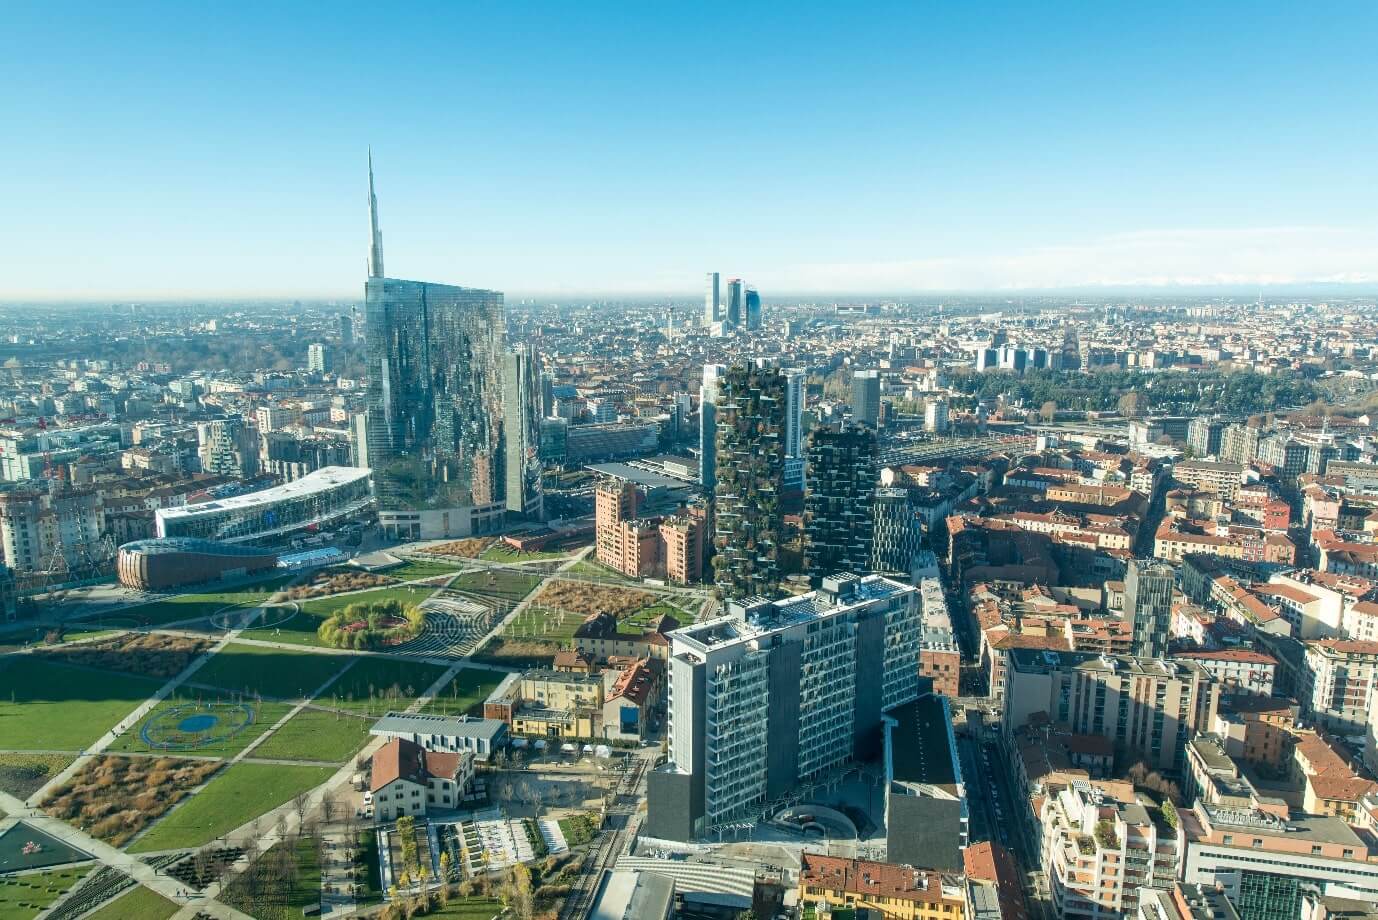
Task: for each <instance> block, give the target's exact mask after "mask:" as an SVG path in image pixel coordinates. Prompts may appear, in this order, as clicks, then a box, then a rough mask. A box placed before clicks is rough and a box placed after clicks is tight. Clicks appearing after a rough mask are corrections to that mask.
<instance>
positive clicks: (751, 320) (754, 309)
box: [746, 288, 761, 329]
mask: <svg viewBox="0 0 1378 920" xmlns="http://www.w3.org/2000/svg"><path fill="white" fill-rule="evenodd" d="M746 328H747V329H760V328H761V294H760V292H759V291H757V290H756V289H755V288H747V289H746Z"/></svg>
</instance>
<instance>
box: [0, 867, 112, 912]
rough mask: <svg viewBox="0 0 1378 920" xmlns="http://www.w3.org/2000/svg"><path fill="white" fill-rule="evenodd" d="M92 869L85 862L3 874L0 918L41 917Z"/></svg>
mask: <svg viewBox="0 0 1378 920" xmlns="http://www.w3.org/2000/svg"><path fill="white" fill-rule="evenodd" d="M90 871H91V867H90V866H81V867H79V868H76V869H54V870H53V871H51V872H36V873H31V874H29V875H16V876H13V877H10V878H0V918H3V920H30V918H32V917H37V916H38V915H39V914H40V913H42V912H43V911H44V909H46V908H47V906H48V905H49V904H51V903H53V902H54V901H56V900H57V899H58V898H60V897H62V896H63V895H64V894H66V893H67V892H69V891H71V890H72V886H73V885H75V884H76V883H77V882H79V881H81V880H82V879H83V878H85V877H86V873H88V872H90Z"/></svg>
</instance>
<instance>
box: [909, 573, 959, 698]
mask: <svg viewBox="0 0 1378 920" xmlns="http://www.w3.org/2000/svg"><path fill="white" fill-rule="evenodd" d="M919 599H920V601H921V602H922V605H923V644H922V645H921V646H920V648H919V676H920V677H927V678H929V679H930V680H932V681H933V692H934V693H941V694H942V695H944V696H948V697H952V698H954V699H955V698H956V697H957V696H958V695H959V689H958V687H959V684H960V682H961V676H962V649H961V647H960V646H959V645H958V644H957V638H956V636H955V634H954V633H953V631H952V617H951V615H950V614H949V613H948V609H947V599H946V597H944V596H943V583H942V582H941V581H940V580H938V579H937V578H925V579H923V580H922V581H920V582H919Z"/></svg>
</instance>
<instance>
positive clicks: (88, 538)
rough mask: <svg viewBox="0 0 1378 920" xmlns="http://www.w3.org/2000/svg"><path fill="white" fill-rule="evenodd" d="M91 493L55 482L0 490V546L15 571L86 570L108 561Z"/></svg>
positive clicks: (101, 519)
mask: <svg viewBox="0 0 1378 920" xmlns="http://www.w3.org/2000/svg"><path fill="white" fill-rule="evenodd" d="M104 532H105V510H104V506H103V505H102V504H101V499H100V495H99V493H97V492H94V491H90V490H86V489H73V488H62V487H57V488H54V489H53V490H51V491H47V490H41V489H32V488H18V489H15V490H13V491H10V492H3V493H0V547H3V549H4V551H5V563H6V565H8V566H9V568H10V569H12V570H13V571H14V572H15V573H16V574H18V575H21V576H22V575H29V574H35V573H46V574H50V575H66V574H73V575H75V574H81V573H88V572H92V571H93V570H95V569H97V568H99V567H100V566H102V565H103V564H105V563H106V562H108V561H109V558H110V551H109V548H108V547H107V546H106V544H105V541H104V539H103V534H104Z"/></svg>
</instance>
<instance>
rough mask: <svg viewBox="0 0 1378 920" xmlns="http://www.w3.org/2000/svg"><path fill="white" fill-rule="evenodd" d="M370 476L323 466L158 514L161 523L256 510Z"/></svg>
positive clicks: (359, 470)
mask: <svg viewBox="0 0 1378 920" xmlns="http://www.w3.org/2000/svg"><path fill="white" fill-rule="evenodd" d="M372 473H373V471H372V470H370V469H368V468H366V467H358V466H323V467H321V468H320V469H318V470H316V471H315V472H314V473H307V474H306V475H305V476H303V477H301V478H300V479H295V480H293V481H292V482H288V483H284V484H283V485H280V486H273V487H272V488H271V489H260V490H259V491H257V492H248V493H246V494H244V495H235V496H233V497H231V498H217V499H215V500H214V501H209V502H201V503H199V504H195V505H185V506H183V507H180V508H160V509H158V514H159V516H160V517H161V518H162V519H163V520H168V521H175V520H179V519H184V518H193V517H197V516H199V515H202V514H208V513H211V512H214V511H233V510H236V509H243V508H258V507H261V506H263V505H271V504H274V503H276V502H281V501H288V500H290V499H294V498H306V497H309V496H312V495H317V494H320V493H321V492H326V491H329V490H331V489H336V488H339V487H340V486H345V485H350V484H352V483H355V482H358V481H359V480H361V479H368V477H369V476H370V475H371V474H372Z"/></svg>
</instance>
